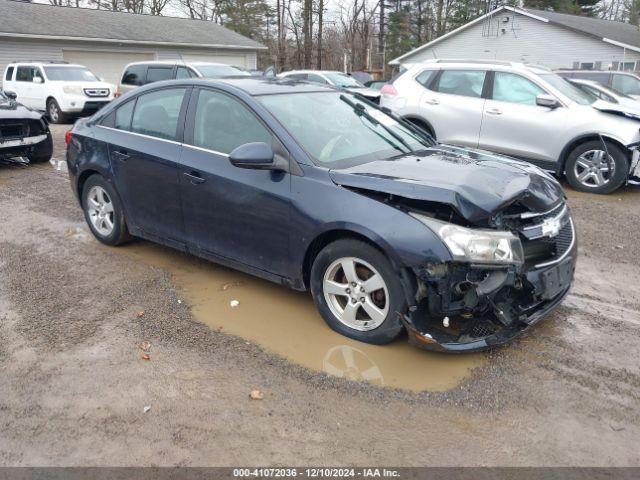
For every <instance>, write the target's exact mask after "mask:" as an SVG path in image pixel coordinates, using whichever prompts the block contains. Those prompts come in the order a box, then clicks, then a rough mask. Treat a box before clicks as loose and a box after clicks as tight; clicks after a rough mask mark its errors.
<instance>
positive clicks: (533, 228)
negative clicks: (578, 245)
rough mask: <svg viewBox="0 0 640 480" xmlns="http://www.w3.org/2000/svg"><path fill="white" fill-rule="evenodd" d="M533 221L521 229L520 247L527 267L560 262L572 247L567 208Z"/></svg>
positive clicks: (555, 210) (572, 236)
mask: <svg viewBox="0 0 640 480" xmlns="http://www.w3.org/2000/svg"><path fill="white" fill-rule="evenodd" d="M532 220H534V221H535V223H533V224H532V225H528V226H526V227H524V228H522V230H521V232H520V233H521V238H522V248H523V250H524V258H525V266H526V267H527V269H531V268H541V267H545V266H549V265H553V264H555V263H558V262H560V261H561V260H562V259H563V258H564V257H565V256H566V255H567V254H568V252H569V250H570V249H571V248H572V247H573V244H574V241H575V230H574V227H573V222H572V221H571V216H570V214H569V210H568V209H567V207H566V206H565V205H563V206H562V208H561V209H558V208H556V209H554V210H553V211H552V212H546V213H545V214H542V215H539V216H536V217H534V218H532Z"/></svg>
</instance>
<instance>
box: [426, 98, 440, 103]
mask: <svg viewBox="0 0 640 480" xmlns="http://www.w3.org/2000/svg"><path fill="white" fill-rule="evenodd" d="M425 103H428V104H429V105H440V102H439V101H438V100H436V99H435V98H429V99H427V100H425Z"/></svg>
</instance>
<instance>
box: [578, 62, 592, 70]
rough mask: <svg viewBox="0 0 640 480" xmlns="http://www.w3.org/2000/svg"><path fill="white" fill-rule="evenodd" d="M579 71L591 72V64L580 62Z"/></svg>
mask: <svg viewBox="0 0 640 480" xmlns="http://www.w3.org/2000/svg"><path fill="white" fill-rule="evenodd" d="M580 70H593V62H581V63H580Z"/></svg>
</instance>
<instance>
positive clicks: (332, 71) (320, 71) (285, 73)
mask: <svg viewBox="0 0 640 480" xmlns="http://www.w3.org/2000/svg"><path fill="white" fill-rule="evenodd" d="M291 73H319V74H321V75H322V74H325V73H340V74H342V75H346V73H344V72H340V71H338V70H289V71H288V72H282V73H281V75H289V74H291Z"/></svg>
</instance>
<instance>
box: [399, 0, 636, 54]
mask: <svg viewBox="0 0 640 480" xmlns="http://www.w3.org/2000/svg"><path fill="white" fill-rule="evenodd" d="M503 10H509V11H511V12H515V13H518V14H520V15H525V16H527V17H530V18H533V19H535V20H538V21H540V22H544V23H551V24H554V25H557V26H560V27H563V28H567V29H570V30H573V31H575V32H579V33H581V34H584V35H589V36H591V37H595V38H597V39H598V40H602V41H604V42H607V43H611V44H613V45H617V46H619V47H624V48H628V49H630V50H635V51H637V52H640V29H639V28H638V27H637V26H635V25H631V24H629V23H623V22H615V21H613V20H602V19H599V18H591V17H583V16H579V15H569V14H566V13H556V12H549V11H546V10H533V9H526V10H525V9H524V8H514V7H509V6H502V7H499V8H496V9H495V10H492V11H491V12H489V13H487V14H485V15H482V16H480V17H478V18H476V19H475V20H472V21H471V22H469V23H466V24H464V25H462V26H461V27H458V28H456V29H455V30H452V31H451V32H449V33H447V34H445V35H442V36H440V37H438V38H436V39H435V40H432V41H430V42H428V43H426V44H424V45H422V46H420V47H418V48H416V49H414V50H411V51H410V52H407V53H405V54H404V55H401V56H399V57H398V58H395V59H393V60H391V62H389V63H390V64H391V65H399V64H400V63H401V61H402V60H404V59H406V58H407V57H409V56H411V55H413V54H414V53H417V52H419V51H421V50H424V49H426V48H429V47H431V46H433V45H434V44H436V43H438V42H441V41H442V40H445V39H446V38H448V37H450V36H453V35H455V34H457V33H458V32H460V31H461V30H464V29H466V28H469V27H471V26H472V25H475V24H476V23H478V22H481V21H482V20H484V19H486V18H487V17H490V16H492V15H495V14H496V13H499V12H501V11H503Z"/></svg>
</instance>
